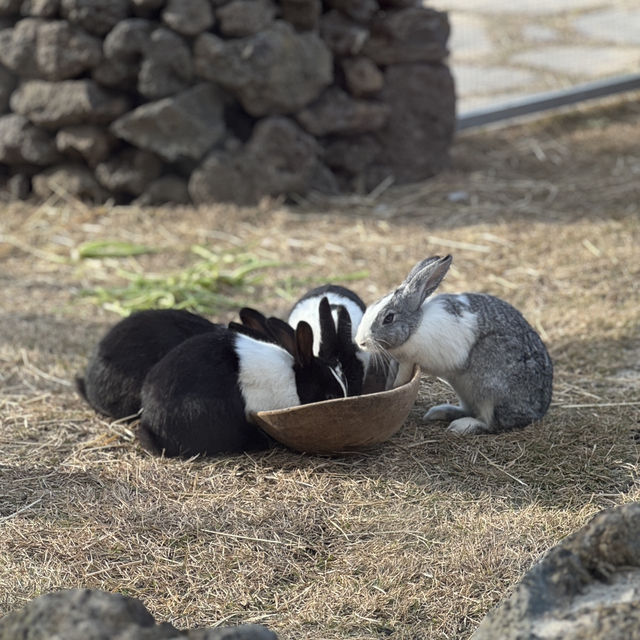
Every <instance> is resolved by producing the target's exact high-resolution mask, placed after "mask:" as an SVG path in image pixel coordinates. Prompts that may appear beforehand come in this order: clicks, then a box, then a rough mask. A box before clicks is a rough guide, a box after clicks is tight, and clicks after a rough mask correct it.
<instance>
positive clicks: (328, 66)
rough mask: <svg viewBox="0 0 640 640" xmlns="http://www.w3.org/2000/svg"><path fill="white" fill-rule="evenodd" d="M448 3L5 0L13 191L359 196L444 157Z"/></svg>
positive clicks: (95, 197)
mask: <svg viewBox="0 0 640 640" xmlns="http://www.w3.org/2000/svg"><path fill="white" fill-rule="evenodd" d="M448 35H449V25H448V21H447V17H446V14H444V13H442V12H438V11H435V10H432V9H428V8H424V7H422V6H421V5H420V4H419V3H418V2H414V0H280V1H278V2H276V1H274V0H0V176H1V181H2V186H3V187H4V190H5V194H6V193H8V194H10V195H11V196H12V197H20V198H24V197H27V196H28V195H29V194H30V193H32V192H35V194H37V195H38V196H39V197H43V198H46V197H48V196H49V195H51V194H52V193H56V192H60V193H64V192H66V193H70V194H72V195H74V196H76V197H79V198H82V199H84V200H87V201H92V202H104V201H106V200H107V199H109V198H113V199H114V200H115V201H116V202H120V203H127V202H130V201H135V202H137V203H141V204H160V203H163V202H178V203H188V202H193V203H195V204H200V203H208V202H219V201H233V202H237V203H239V204H251V203H254V202H256V201H257V200H258V199H259V198H260V197H261V196H263V195H277V194H283V193H285V194H286V193H298V194H304V193H306V192H308V191H309V190H317V191H320V192H324V193H338V192H350V191H356V192H362V191H367V190H369V189H372V188H373V187H375V186H376V185H377V184H379V183H380V182H381V181H382V180H384V179H385V178H387V177H388V176H392V177H393V179H394V181H395V182H396V183H408V182H414V181H418V180H423V179H425V178H428V177H430V176H432V175H433V174H435V173H437V172H438V171H439V170H440V169H442V168H443V166H444V165H445V164H446V162H447V155H448V149H449V146H450V143H451V138H452V134H453V129H454V122H455V98H454V88H453V81H452V78H451V74H450V73H449V70H448V68H447V66H446V65H445V64H444V62H443V60H444V58H445V56H446V54H447V49H446V43H447V38H448Z"/></svg>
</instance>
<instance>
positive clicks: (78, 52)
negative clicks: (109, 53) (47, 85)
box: [36, 20, 102, 80]
mask: <svg viewBox="0 0 640 640" xmlns="http://www.w3.org/2000/svg"><path fill="white" fill-rule="evenodd" d="M37 38H38V44H37V47H36V63H37V67H38V69H39V71H40V74H41V77H43V78H46V79H47V80H66V79H67V78H73V77H75V76H78V75H80V74H81V73H83V72H84V71H87V70H89V69H93V68H94V67H95V66H97V65H98V64H99V63H100V61H101V60H102V42H101V41H100V40H99V39H98V38H95V37H93V36H91V35H89V34H88V33H86V32H85V31H84V30H83V29H80V28H79V27H74V26H72V25H70V24H69V23H68V22H66V21H65V20H55V21H52V22H46V23H44V24H42V25H40V26H39V27H38V30H37Z"/></svg>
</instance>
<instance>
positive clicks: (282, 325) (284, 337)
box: [267, 317, 296, 358]
mask: <svg viewBox="0 0 640 640" xmlns="http://www.w3.org/2000/svg"><path fill="white" fill-rule="evenodd" d="M267 328H268V329H269V331H270V333H271V335H272V336H273V338H274V340H275V341H276V342H277V343H278V344H279V345H280V346H281V347H282V348H283V349H284V350H285V351H287V352H288V353H289V354H290V355H292V356H293V357H294V358H295V357H296V339H295V331H294V330H293V328H292V327H291V326H290V325H288V324H287V323H286V322H285V321H284V320H280V318H273V317H271V318H269V319H268V320H267Z"/></svg>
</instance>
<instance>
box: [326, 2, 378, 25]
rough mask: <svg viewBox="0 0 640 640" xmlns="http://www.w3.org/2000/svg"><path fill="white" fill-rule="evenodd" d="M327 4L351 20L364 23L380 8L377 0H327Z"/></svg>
mask: <svg viewBox="0 0 640 640" xmlns="http://www.w3.org/2000/svg"><path fill="white" fill-rule="evenodd" d="M327 4H328V5H329V6H330V7H332V8H334V9H337V10H338V11H340V12H341V13H344V14H345V15H346V16H349V18H351V19H352V20H355V21H356V22H362V23H365V24H366V23H367V22H369V20H371V18H372V17H373V15H374V14H375V13H376V12H377V11H378V10H379V9H380V5H379V4H378V2H377V0H327Z"/></svg>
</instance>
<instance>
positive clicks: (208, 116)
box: [111, 83, 225, 162]
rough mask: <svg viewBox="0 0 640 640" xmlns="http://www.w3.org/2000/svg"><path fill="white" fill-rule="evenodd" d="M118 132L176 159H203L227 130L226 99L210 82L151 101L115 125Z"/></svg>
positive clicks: (167, 157)
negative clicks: (223, 98)
mask: <svg viewBox="0 0 640 640" xmlns="http://www.w3.org/2000/svg"><path fill="white" fill-rule="evenodd" d="M111 131H112V132H113V134H114V135H116V136H117V137H119V138H122V139H123V140H126V141H127V142H130V143H131V144H132V145H134V146H136V147H139V148H140V149H146V150H148V151H153V152H154V153H157V154H158V155H159V156H160V157H162V158H164V159H165V160H168V161H169V162H175V161H177V160H181V159H184V158H190V159H193V160H199V159H200V158H202V156H203V155H204V154H205V153H206V152H207V151H208V150H209V149H211V147H213V145H214V144H216V142H218V141H219V140H221V139H222V137H223V136H224V133H225V124H224V119H223V101H222V97H221V95H220V92H219V91H218V90H217V89H216V88H215V87H213V86H212V85H211V84H209V83H201V84H198V85H196V86H194V87H192V88H191V89H188V90H187V91H183V92H182V93H179V94H178V95H176V96H173V97H171V98H163V99H162V100H157V101H156V102H148V103H146V104H143V105H141V106H140V107H138V108H137V109H134V110H133V111H131V112H129V113H126V114H125V115H124V116H122V117H121V118H119V119H118V120H116V121H115V122H114V123H113V124H112V125H111Z"/></svg>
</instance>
